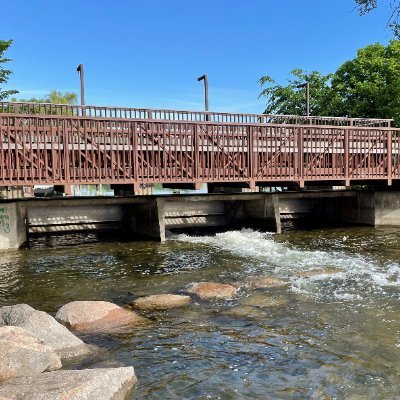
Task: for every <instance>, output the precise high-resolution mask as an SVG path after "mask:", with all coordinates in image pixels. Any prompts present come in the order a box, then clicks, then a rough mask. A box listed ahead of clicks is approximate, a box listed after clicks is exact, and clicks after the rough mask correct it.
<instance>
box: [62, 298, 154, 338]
mask: <svg viewBox="0 0 400 400" xmlns="http://www.w3.org/2000/svg"><path fill="white" fill-rule="evenodd" d="M56 319H57V320H58V321H60V322H61V323H62V324H64V325H66V326H67V327H68V328H71V329H74V330H76V331H90V332H123V331H125V330H126V329H127V328H131V327H132V326H135V325H143V324H144V323H146V322H147V321H148V320H147V318H144V317H142V316H141V315H139V314H137V313H135V312H134V311H129V310H126V309H124V308H121V307H119V306H117V305H116V304H113V303H109V302H107V301H73V302H71V303H68V304H66V305H65V306H63V307H61V308H60V309H59V310H58V312H57V314H56Z"/></svg>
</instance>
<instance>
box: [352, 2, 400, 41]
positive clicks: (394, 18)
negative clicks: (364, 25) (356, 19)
mask: <svg viewBox="0 0 400 400" xmlns="http://www.w3.org/2000/svg"><path fill="white" fill-rule="evenodd" d="M355 2H356V7H357V9H358V11H359V13H360V15H365V14H368V13H369V12H370V11H372V10H375V8H377V7H378V0H355ZM389 8H390V16H389V19H388V26H389V27H390V28H392V30H393V33H394V35H395V36H396V37H398V38H400V1H399V0H393V1H390V4H389Z"/></svg>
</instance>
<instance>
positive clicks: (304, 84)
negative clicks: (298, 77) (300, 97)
mask: <svg viewBox="0 0 400 400" xmlns="http://www.w3.org/2000/svg"><path fill="white" fill-rule="evenodd" d="M296 87H297V89H301V88H304V87H305V88H306V115H307V117H309V116H310V83H309V82H306V83H302V84H301V85H297V86H296Z"/></svg>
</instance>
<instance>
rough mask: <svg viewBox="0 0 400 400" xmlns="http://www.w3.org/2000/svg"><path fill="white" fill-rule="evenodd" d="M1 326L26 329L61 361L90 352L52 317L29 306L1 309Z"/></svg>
mask: <svg viewBox="0 0 400 400" xmlns="http://www.w3.org/2000/svg"><path fill="white" fill-rule="evenodd" d="M0 326H18V327H20V328H24V329H25V330H27V331H28V332H30V333H31V334H32V335H33V336H35V337H36V338H38V339H40V340H41V341H42V342H43V344H44V345H46V346H49V347H51V348H53V349H54V350H55V352H56V353H57V354H58V355H59V356H60V357H61V359H68V358H74V357H78V356H82V355H85V354H88V353H89V352H90V350H89V347H88V346H87V345H86V344H85V343H83V342H82V340H80V339H79V338H77V337H76V336H75V335H73V334H72V333H71V332H70V331H69V330H68V329H67V328H66V327H65V326H62V325H61V324H59V323H58V322H57V321H56V320H55V319H54V318H53V317H52V316H51V315H49V314H46V313H45V312H43V311H37V310H35V309H34V308H32V307H31V306H28V305H27V304H17V305H15V306H4V307H1V308H0Z"/></svg>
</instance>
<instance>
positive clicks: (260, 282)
mask: <svg viewBox="0 0 400 400" xmlns="http://www.w3.org/2000/svg"><path fill="white" fill-rule="evenodd" d="M288 284H289V282H288V281H285V280H284V279H281V278H275V277H272V276H252V277H250V278H248V280H247V282H246V286H247V287H249V288H251V289H271V288H284V287H286V286H288Z"/></svg>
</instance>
